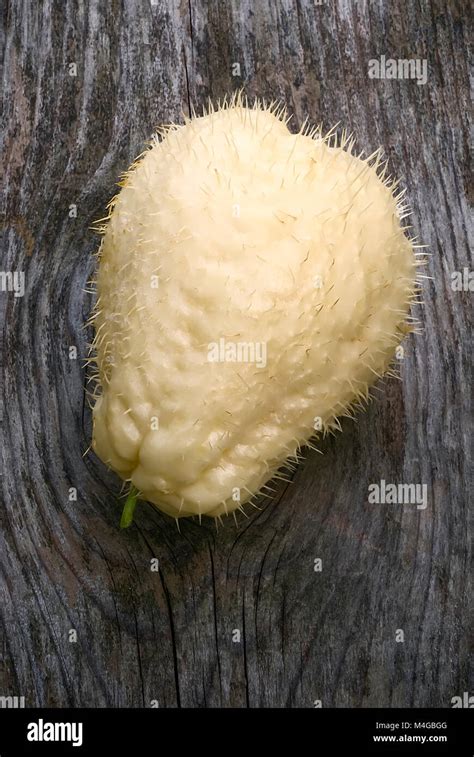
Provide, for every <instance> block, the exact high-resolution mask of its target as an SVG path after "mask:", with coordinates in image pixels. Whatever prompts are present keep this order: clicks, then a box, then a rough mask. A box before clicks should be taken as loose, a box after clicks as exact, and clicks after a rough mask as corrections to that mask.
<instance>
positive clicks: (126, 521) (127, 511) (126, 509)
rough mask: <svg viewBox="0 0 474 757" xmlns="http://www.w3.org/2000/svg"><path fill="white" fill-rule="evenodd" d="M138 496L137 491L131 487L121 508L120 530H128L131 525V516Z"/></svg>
mask: <svg viewBox="0 0 474 757" xmlns="http://www.w3.org/2000/svg"><path fill="white" fill-rule="evenodd" d="M138 494H139V492H138V489H135V487H134V486H133V485H132V486H131V487H130V491H129V493H128V497H127V499H126V500H125V504H124V506H123V510H122V517H121V518H120V528H128V527H129V526H130V525H131V523H133V514H134V512H135V508H136V506H137V502H138Z"/></svg>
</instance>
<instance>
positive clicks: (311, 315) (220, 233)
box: [93, 100, 415, 517]
mask: <svg viewBox="0 0 474 757" xmlns="http://www.w3.org/2000/svg"><path fill="white" fill-rule="evenodd" d="M280 116H281V114H278V113H275V110H274V109H263V108H261V107H260V106H256V107H255V108H248V107H244V106H243V104H242V102H241V101H240V100H234V101H233V102H232V103H231V105H228V106H226V107H224V108H222V109H219V110H217V111H216V112H211V113H209V114H208V115H206V116H205V117H200V118H194V119H193V120H191V121H188V122H187V123H186V124H185V125H184V126H182V127H172V128H170V129H168V130H165V131H164V132H163V133H162V134H161V141H160V139H159V138H158V137H156V138H155V139H154V140H153V142H152V144H151V148H150V149H149V150H148V151H147V152H146V153H145V155H144V157H143V158H142V159H141V160H140V161H139V162H137V163H136V164H134V166H132V168H131V170H130V171H129V173H128V175H127V178H126V179H125V181H124V185H123V188H122V190H121V192H120V194H119V195H118V197H117V198H115V200H114V202H113V204H112V206H111V214H110V220H109V221H108V224H107V226H106V228H105V235H104V239H103V242H102V246H101V252H100V265H99V271H98V280H97V288H98V294H99V301H98V305H97V312H96V315H95V326H96V339H95V348H96V351H97V364H98V374H99V375H98V380H99V393H98V394H99V396H98V398H97V400H96V402H95V406H94V411H93V418H94V439H93V448H94V450H95V451H96V453H97V454H98V455H99V457H100V458H101V459H102V460H103V461H104V462H105V463H106V464H107V465H109V466H111V467H112V468H113V469H114V470H115V471H117V473H118V474H119V475H120V476H121V477H122V478H123V479H126V480H131V482H132V484H133V485H134V486H135V487H137V489H138V490H139V491H140V493H141V497H142V498H143V499H146V500H149V501H150V502H153V503H155V504H156V505H157V506H158V507H159V508H160V509H161V510H163V511H164V512H166V513H168V514H170V515H173V516H176V517H179V516H184V515H193V514H206V515H211V516H216V515H220V514H221V513H225V512H230V511H232V510H234V509H235V508H237V507H239V506H240V505H241V504H243V503H244V502H246V501H247V500H248V499H250V497H251V496H252V495H253V494H255V493H257V492H259V491H260V490H261V488H262V487H263V485H264V484H265V482H267V481H268V480H269V479H270V478H271V477H272V475H273V474H274V473H275V472H276V471H277V470H278V468H279V467H281V466H282V464H283V463H284V462H285V460H287V459H288V458H289V457H291V458H296V457H297V454H298V451H299V449H300V447H301V446H302V445H304V444H305V443H306V442H307V441H308V440H309V439H310V437H312V436H314V434H315V431H316V432H317V431H320V430H321V431H322V432H324V431H326V430H328V429H332V428H336V427H338V421H337V416H339V415H341V414H345V413H347V412H348V410H349V409H350V408H351V407H352V406H353V404H354V403H355V402H356V401H358V400H359V399H360V398H361V397H366V396H367V390H368V387H369V386H370V385H371V384H372V383H373V382H374V381H375V380H376V379H377V377H378V376H381V375H382V374H383V373H384V372H385V371H386V370H387V367H388V365H389V363H390V361H391V359H392V357H393V354H394V349H395V347H396V346H397V345H398V344H399V343H400V340H401V339H402V338H403V335H404V333H406V331H407V330H408V327H407V325H406V318H407V314H408V312H409V303H410V300H411V298H412V296H413V292H414V278H415V276H414V254H413V250H412V245H411V242H410V240H408V239H407V237H406V236H405V234H404V231H403V229H402V225H401V215H402V212H403V211H401V210H400V206H399V205H398V206H397V198H396V197H394V195H393V191H392V189H391V188H390V187H389V186H388V182H384V180H383V177H380V176H379V175H378V172H377V167H376V166H374V165H373V160H372V161H365V162H364V161H362V160H360V159H359V158H357V157H354V156H353V155H352V154H351V152H350V146H349V149H347V148H348V145H347V144H346V145H343V146H341V145H339V146H331V145H330V140H327V139H326V140H325V139H323V138H321V135H320V133H319V132H316V131H313V132H312V133H311V134H310V135H308V134H305V133H299V134H296V135H295V134H292V133H290V131H289V130H288V128H287V126H286V123H285V122H284V121H283V120H282V119H281V117H280ZM344 148H346V149H344Z"/></svg>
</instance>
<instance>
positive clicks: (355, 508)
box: [0, 0, 472, 707]
mask: <svg viewBox="0 0 474 757" xmlns="http://www.w3.org/2000/svg"><path fill="white" fill-rule="evenodd" d="M468 10H469V4H468V3H467V2H465V3H464V2H455V1H454V0H448V1H447V2H437V1H436V0H432V1H431V2H428V1H425V0H421V1H416V2H415V0H409V2H404V1H403V2H402V0H399V1H398V0H397V1H396V2H392V1H391V2H380V3H379V2H370V3H368V2H343V1H342V0H340V1H339V2H331V1H330V0H326V2H325V3H323V4H322V5H321V6H319V5H318V4H317V3H315V2H313V1H312V0H277V1H276V2H275V1H274V0H258V1H257V0H232V1H231V2H230V1H224V0H222V1H220V0H219V1H218V0H212V1H211V0H209V1H208V2H205V0H190V2H186V1H185V0H182V1H181V2H179V1H178V0H158V2H155V3H152V4H150V3H149V2H145V0H143V2H138V1H137V2H133V1H132V0H123V2H118V1H117V2H99V1H98V0H92V1H91V2H73V1H72V0H67V2H53V1H52V0H44V2H26V1H25V2H20V0H13V1H12V2H8V1H7V2H6V4H5V5H4V6H3V9H2V30H1V41H2V63H3V72H2V84H3V116H2V118H3V132H2V142H1V149H2V166H4V168H5V175H4V193H3V196H2V208H1V209H2V240H3V244H2V264H1V267H2V270H3V271H24V272H25V275H26V292H25V296H24V297H22V298H21V297H14V295H13V293H11V292H0V314H2V316H3V323H2V336H3V339H2V343H3V356H2V363H3V373H2V395H3V408H2V413H3V418H2V453H3V470H2V473H3V475H2V508H1V516H0V517H1V534H0V565H1V585H0V597H1V607H0V612H1V621H2V627H1V634H2V643H1V647H0V649H1V666H0V695H7V694H11V695H18V696H25V698H26V703H27V705H40V706H43V705H51V706H67V705H74V706H79V705H83V706H123V707H141V706H144V705H145V706H149V705H150V703H151V701H152V700H157V701H158V702H159V705H160V706H161V707H174V706H191V707H213V706H219V707H220V706H224V707H226V706H237V707H267V706H278V707H282V706H303V707H312V706H314V704H313V703H314V701H315V700H322V704H323V706H356V707H359V706H364V707H370V706H386V707H390V706H396V705H405V706H415V707H419V706H439V707H449V706H451V698H452V697H453V696H455V695H458V694H462V692H463V691H466V690H468V689H469V685H470V684H471V687H472V680H471V681H469V666H468V659H469V658H468V650H469V628H470V627H469V603H470V596H471V595H472V584H471V585H470V580H469V568H470V563H469V555H470V551H469V550H470V539H469V520H468V497H469V493H470V490H469V486H468V483H469V482H468V469H467V462H466V458H467V452H468V448H469V445H470V419H471V418H470V413H471V405H470V399H469V393H470V385H471V375H470V373H469V371H468V366H469V339H468V333H469V323H468V312H469V311H468V305H469V302H470V297H471V296H472V295H470V293H469V292H468V291H454V290H453V289H452V286H451V274H452V272H454V271H462V269H463V267H464V266H468V265H469V262H468V255H469V253H468V228H469V227H468V197H467V195H468V188H469V184H468V182H469V173H468V112H469V111H468V108H469V104H468V103H469V100H468V71H467V53H466V49H467V38H466V34H467V32H466V20H467V18H468ZM381 55H385V56H387V58H388V57H394V58H397V59H398V58H419V59H427V61H428V80H427V83H426V84H425V85H418V84H417V82H416V80H380V79H370V78H369V77H368V65H369V64H368V61H369V60H370V59H374V58H379V57H380V56H381ZM71 63H75V64H76V66H77V76H72V75H70V73H71V69H70V68H69V64H71ZM234 63H239V64H240V67H241V75H240V76H234V75H233V73H235V71H236V68H235V67H234V68H233V64H234ZM239 86H244V87H245V91H246V93H247V94H248V95H249V96H251V97H252V96H254V95H259V96H264V97H267V98H269V99H271V98H275V97H279V98H281V99H282V100H284V101H285V102H286V103H287V105H288V107H289V109H290V111H293V112H294V114H295V117H294V127H295V128H296V127H298V126H299V125H300V124H301V123H302V122H303V120H304V119H305V118H306V116H309V118H310V119H311V120H312V121H314V122H320V121H322V122H323V124H324V126H325V127H327V128H329V127H331V126H332V125H333V124H334V123H336V122H338V121H340V122H341V123H342V124H343V125H345V126H347V127H348V128H349V129H350V130H353V131H354V133H355V134H356V135H357V141H358V146H359V147H360V149H361V150H362V149H364V150H366V151H367V153H370V152H372V151H373V150H374V149H375V148H376V147H377V146H378V145H383V146H384V147H385V149H386V151H387V154H388V156H389V158H390V166H391V170H392V172H393V173H395V174H399V175H401V176H402V177H403V182H404V185H405V186H406V187H407V190H408V197H409V199H410V201H411V203H412V205H413V207H414V215H413V225H414V232H415V233H418V234H419V235H420V237H421V239H422V241H423V242H424V243H426V244H428V245H429V246H430V252H431V253H432V258H431V260H430V264H429V267H428V270H427V273H428V274H429V275H431V276H433V277H434V281H429V280H425V282H424V287H423V289H424V292H423V297H424V301H425V306H424V307H423V308H421V307H416V308H415V310H414V314H415V315H418V316H419V317H420V318H421V320H422V325H423V329H424V332H423V334H422V335H420V336H411V337H410V338H409V339H408V340H407V341H406V343H405V358H404V360H403V361H402V365H401V374H402V381H401V382H398V381H394V380H389V381H387V383H386V384H385V386H384V387H383V392H382V394H380V398H379V399H378V401H376V402H374V403H372V405H371V407H370V409H369V411H368V412H367V413H366V414H365V415H363V416H360V417H359V419H358V423H357V424H354V423H352V422H351V421H347V422H344V423H343V428H344V433H343V434H341V435H339V436H338V437H337V438H330V439H329V440H328V441H326V442H324V443H323V444H322V449H323V450H324V456H320V455H317V454H313V453H309V454H308V455H307V459H306V461H305V463H304V464H303V465H301V466H300V468H299V469H298V471H297V472H296V474H295V476H294V481H293V483H292V484H290V485H286V486H285V485H282V486H281V487H280V488H279V492H278V495H277V496H276V497H275V500H274V501H272V502H269V503H268V504H266V506H265V507H264V509H263V510H262V511H261V512H257V511H255V512H254V514H253V515H251V517H250V519H248V520H245V519H244V518H243V517H240V521H241V522H240V525H239V528H238V529H236V528H235V525H234V524H233V522H232V520H231V519H230V520H229V521H227V522H226V524H225V526H224V527H223V528H222V529H220V530H219V531H218V532H216V529H215V527H214V525H213V524H212V522H206V523H204V525H203V526H202V527H199V525H198V523H197V522H194V521H186V522H182V526H181V533H178V531H177V529H176V525H175V523H174V521H171V520H170V519H168V518H166V517H165V516H161V515H160V514H159V513H158V512H156V511H155V510H153V508H152V507H151V506H149V505H142V506H140V508H139V511H138V514H137V516H136V524H135V525H134V526H132V527H131V528H130V529H129V530H128V531H125V532H121V531H119V529H118V521H119V516H120V508H121V504H120V501H119V499H118V493H119V490H120V482H119V481H118V479H117V478H116V477H115V476H114V475H113V474H111V473H110V472H107V470H106V469H105V467H104V466H103V465H102V464H101V463H100V461H99V460H97V458H95V456H94V455H92V454H89V455H87V456H85V457H83V453H84V451H85V450H86V448H87V447H88V445H89V442H90V435H91V415H90V410H89V409H88V407H87V404H86V403H85V399H84V382H85V376H86V373H85V370H84V367H83V362H82V359H83V358H84V357H85V355H86V351H87V347H86V342H87V340H88V339H90V337H91V334H90V333H87V332H86V331H84V330H83V323H84V320H85V319H86V317H87V315H88V313H89V310H90V308H91V302H92V299H91V296H90V295H89V294H87V293H85V292H84V291H83V290H84V288H85V287H86V282H87V280H88V279H89V277H90V275H91V273H92V272H93V270H94V265H95V262H96V261H95V258H94V257H93V252H94V250H95V249H96V247H97V237H96V236H95V235H94V234H93V233H92V232H91V231H90V226H91V224H92V222H93V221H94V220H95V219H97V218H99V217H101V215H102V212H103V209H104V207H105V205H106V203H107V201H108V200H109V199H110V197H111V196H112V195H113V194H114V193H115V182H116V181H117V179H118V176H119V174H120V173H121V172H122V171H123V170H124V169H126V167H127V166H128V164H129V163H130V161H131V160H132V159H133V158H134V157H135V156H136V155H137V154H138V153H140V152H141V150H142V148H143V145H144V142H145V140H146V139H148V138H149V136H150V135H151V133H152V131H153V129H154V127H155V126H156V125H157V124H159V123H160V122H168V121H170V120H179V119H180V113H181V111H185V112H187V111H188V107H189V102H191V103H192V104H193V105H194V106H196V108H198V107H199V106H201V105H203V104H204V103H205V102H206V101H207V98H208V96H210V97H211V98H213V99H217V98H219V97H223V96H224V95H225V94H226V93H230V92H232V91H233V90H234V89H236V88H237V87H239ZM71 205H77V217H76V218H74V217H72V218H71V217H70V216H69V209H70V206H71ZM73 345H75V346H77V348H78V359H77V360H71V359H70V357H69V348H70V346H73ZM381 479H384V480H386V481H387V482H396V483H399V482H401V483H411V482H418V483H421V484H426V485H427V487H428V506H427V508H426V509H425V510H421V509H417V508H416V507H415V506H413V505H411V506H410V505H406V506H401V505H369V504H368V501H367V491H368V485H369V484H370V483H372V482H378V481H380V480H381ZM70 487H76V488H77V490H78V500H77V502H74V501H73V502H71V501H69V499H68V492H69V489H70ZM471 527H472V524H471ZM152 557H157V558H159V561H160V563H159V564H160V570H159V572H158V573H157V572H152V571H151V570H150V559H151V558H152ZM316 558H321V559H322V572H315V570H314V565H315V563H314V561H315V559H316ZM470 588H471V591H470V590H469V589H470ZM70 629H76V631H77V643H71V642H70V640H69V639H70V635H69V634H70ZM236 629H237V630H239V631H240V634H241V640H240V642H239V641H233V632H234V630H236ZM397 629H401V630H403V632H404V637H405V640H404V642H400V641H399V642H397V641H396V633H397ZM236 637H237V634H234V638H236Z"/></svg>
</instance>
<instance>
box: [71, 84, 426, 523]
mask: <svg viewBox="0 0 474 757" xmlns="http://www.w3.org/2000/svg"><path fill="white" fill-rule="evenodd" d="M235 108H241V109H242V110H243V117H244V118H245V113H246V111H247V110H253V111H257V112H258V111H260V110H266V111H268V112H269V113H271V114H272V115H274V116H275V117H276V118H277V119H278V120H280V121H282V122H284V123H285V124H288V123H289V121H290V120H291V118H292V116H291V115H290V116H288V111H287V108H286V106H285V105H284V104H282V103H281V102H280V101H279V100H272V101H271V102H269V103H267V101H266V100H265V99H264V98H258V97H257V98H254V99H253V101H249V99H248V97H247V96H246V95H244V94H243V92H242V91H241V90H238V91H236V92H234V93H233V94H232V95H231V97H229V98H228V97H227V96H225V97H224V98H223V99H222V100H218V102H217V105H216V106H215V105H214V104H213V102H212V101H211V100H210V99H209V101H208V105H207V107H206V106H203V108H202V113H199V114H198V113H196V111H195V110H194V108H191V113H190V114H189V116H187V115H185V114H183V120H184V123H185V125H187V124H190V123H192V121H193V120H194V119H195V118H198V117H206V116H208V115H211V114H213V113H215V112H217V111H225V110H231V109H235ZM338 125H339V124H335V125H334V126H333V127H332V128H331V129H330V130H329V131H328V132H326V133H325V134H324V135H323V130H322V126H321V125H317V126H311V125H310V123H309V119H305V121H304V122H303V124H302V126H301V128H300V130H299V131H298V135H302V136H306V137H309V138H311V139H317V140H318V141H321V142H323V143H325V144H327V145H328V147H331V148H339V149H341V150H344V151H346V152H347V153H348V154H350V155H352V154H353V149H354V145H355V137H354V136H353V134H349V133H348V132H347V130H346V129H343V130H342V132H341V134H340V136H338V133H337V127H338ZM181 128H182V125H181V124H176V123H174V122H171V123H169V124H167V125H162V126H158V127H157V128H156V130H155V134H154V135H153V137H152V138H151V140H150V141H149V143H148V146H147V149H145V150H144V151H143V152H142V153H141V154H140V155H139V156H138V157H137V158H136V159H135V161H134V162H133V163H132V165H131V166H130V167H129V169H128V170H127V171H125V172H124V173H123V174H122V175H121V177H120V180H119V182H118V186H119V187H120V188H123V187H124V186H126V185H128V184H129V182H130V180H131V178H132V177H133V174H134V172H135V170H136V168H137V167H138V166H139V164H140V163H141V161H142V159H143V157H144V156H145V155H146V154H147V152H148V150H149V149H152V148H153V147H155V146H156V145H157V144H159V143H161V142H162V141H163V140H166V139H167V138H168V137H169V136H170V134H172V133H177V132H179V130H180V129H181ZM355 157H357V158H358V159H359V160H363V162H364V163H365V167H364V168H363V169H362V170H361V172H360V173H359V174H358V175H357V177H355V179H357V178H359V177H360V175H361V174H362V173H363V172H364V171H366V170H369V169H370V170H374V171H375V172H376V174H377V176H378V178H379V179H380V181H381V182H382V184H383V185H384V186H386V187H387V188H388V189H390V191H391V192H392V195H393V197H394V199H395V202H396V212H397V215H398V218H399V220H400V222H401V221H402V220H404V219H405V218H407V217H408V216H409V215H411V210H410V208H409V206H408V204H407V203H406V202H405V199H404V198H405V194H406V190H405V189H403V190H399V191H398V192H397V191H396V190H397V188H398V187H399V183H400V179H398V180H393V179H392V177H391V176H389V175H388V174H387V168H388V159H386V160H385V161H383V160H382V157H383V151H382V148H378V149H377V150H375V151H374V152H373V153H372V154H371V155H369V156H368V157H366V158H363V152H361V153H359V154H358V155H356V156H355ZM355 179H354V180H355ZM118 197H119V194H118V193H117V194H116V195H115V196H114V197H112V199H111V200H110V201H109V203H108V204H107V215H106V216H105V217H103V218H100V219H98V220H97V221H96V222H95V224H94V226H93V227H92V229H93V231H95V232H96V233H98V234H101V235H103V234H105V233H106V231H107V228H108V223H109V221H110V218H111V216H112V213H113V211H114V208H115V205H116V203H117V200H118ZM348 210H350V208H349V209H348ZM347 212H348V211H347ZM411 228H412V227H411V226H402V227H401V229H402V231H403V232H405V233H406V232H408V231H409V230H410V229H411ZM406 238H407V240H408V242H409V243H410V244H411V246H412V249H413V251H414V252H413V255H414V257H415V261H414V266H415V267H420V266H425V265H427V262H428V259H427V256H428V253H426V252H416V251H415V250H421V249H423V248H425V247H426V245H421V244H418V240H417V237H411V238H410V237H408V236H406ZM101 249H102V244H101V245H99V248H98V250H97V253H96V254H97V257H98V258H99V259H100V255H101ZM422 279H431V277H429V276H423V275H422V274H417V276H416V278H415V282H414V285H413V288H412V290H411V293H410V296H409V299H408V301H407V303H406V305H407V306H408V307H409V306H411V305H412V304H423V303H422V302H421V301H420V300H418V299H417V298H418V295H419V294H420V293H421V283H420V280H422ZM410 283H411V280H410ZM88 285H89V286H92V287H96V285H97V281H96V280H91V281H89V282H88ZM84 291H86V292H88V293H94V292H95V291H96V290H95V289H91V290H84ZM397 312H399V314H400V317H401V322H402V323H403V322H404V323H405V325H406V329H405V330H406V332H407V333H408V332H415V333H419V331H417V328H416V327H417V326H418V324H419V321H418V320H417V319H415V318H413V317H412V316H410V315H407V312H406V311H405V310H399V311H397ZM100 314H101V307H100V297H98V298H97V300H96V303H95V305H94V308H93V311H92V314H91V316H90V318H89V319H88V321H87V322H86V324H85V328H87V327H90V326H94V324H95V322H96V320H97V318H98V317H99V315H100ZM402 319H403V321H402ZM386 336H389V337H390V338H391V339H392V340H393V346H396V345H398V344H399V343H400V337H401V336H402V334H401V333H395V334H387V335H386ZM100 339H101V336H100V334H99V332H98V331H96V333H95V336H94V339H93V342H92V344H90V345H89V355H88V358H87V360H86V361H85V363H86V365H89V364H94V365H95V366H96V368H97V370H96V372H95V373H94V374H93V375H92V376H90V377H89V378H88V383H90V382H94V384H95V386H94V390H93V392H89V391H88V392H87V394H88V396H89V398H90V399H91V401H92V403H93V402H95V400H96V398H97V396H98V395H99V394H100V391H101V376H100V372H99V369H98V365H97V351H98V346H99V343H100ZM365 365H366V367H367V368H369V370H371V371H372V372H373V373H374V374H375V376H376V378H377V379H381V380H383V376H382V375H381V374H379V373H377V372H376V371H375V370H374V369H373V368H372V367H371V366H370V365H368V364H365ZM102 375H103V377H104V378H105V380H107V376H106V373H105V372H103V374H102ZM384 375H385V376H389V377H393V378H400V376H399V374H398V373H396V372H394V371H393V370H390V369H389V370H387V371H385V374H384ZM352 381H354V382H355V383H359V384H361V387H360V388H357V387H354V386H353V385H352V382H350V385H351V387H352V389H353V391H354V397H355V399H354V400H352V401H351V402H349V403H346V404H343V403H340V405H341V409H340V412H339V413H338V415H337V416H334V417H333V418H332V419H331V420H329V421H328V422H327V423H325V424H324V426H323V429H322V431H321V432H318V433H315V434H313V435H312V436H311V437H310V438H309V439H308V440H305V439H301V440H298V439H296V438H295V442H296V446H295V448H294V451H291V450H290V449H289V448H287V451H288V457H287V459H286V460H285V462H284V463H283V464H282V465H281V466H280V467H279V468H278V471H277V472H276V473H275V474H274V475H273V477H272V478H271V479H269V481H267V482H266V483H265V484H264V485H262V486H261V487H260V489H259V490H258V491H256V492H254V493H253V494H252V492H250V491H249V490H247V491H248V493H249V494H250V495H251V496H250V497H249V499H248V500H247V501H246V502H245V503H243V504H245V505H247V504H248V505H250V506H252V507H255V508H257V509H260V508H258V506H257V505H256V504H255V502H254V500H259V499H260V498H261V497H270V498H271V495H269V494H267V493H266V492H267V491H270V492H271V493H272V494H273V493H274V492H275V490H274V489H272V488H271V487H270V486H269V484H271V483H272V482H273V481H276V480H282V481H285V482H287V483H290V482H291V479H289V478H287V477H286V476H285V475H284V474H285V473H293V472H294V471H295V469H296V467H297V466H298V464H299V463H300V462H301V461H302V460H303V459H304V457H303V455H302V452H301V450H302V448H303V447H308V448H309V449H312V450H314V451H316V452H318V453H320V454H322V453H321V450H319V449H318V448H317V447H316V446H315V445H314V441H316V440H317V439H318V438H320V437H321V436H322V437H323V438H324V437H325V436H326V435H327V434H334V433H335V431H340V430H342V427H341V424H340V422H339V417H349V418H351V419H353V420H355V419H356V415H355V412H354V411H355V410H359V409H364V405H368V404H369V401H370V399H371V398H372V397H371V394H370V392H371V389H373V390H374V391H378V390H379V388H378V387H377V386H375V385H372V386H369V385H367V384H365V383H362V382H358V381H356V380H355V379H353V380H352ZM131 488H132V487H131ZM243 488H244V489H245V487H243ZM139 495H140V493H138V496H139ZM183 504H184V501H183V503H182V506H183ZM221 504H223V505H224V507H225V509H226V512H227V508H226V503H225V501H223V502H222V503H221ZM236 509H237V510H239V511H241V512H243V513H244V514H246V513H245V511H244V508H243V506H242V505H240V506H239V507H238V508H236ZM233 515H234V518H235V517H236V511H235V510H234V511H233ZM198 517H199V521H201V514H199V515H198ZM216 520H219V521H220V520H221V516H217V519H216ZM176 522H177V523H178V519H176Z"/></svg>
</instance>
